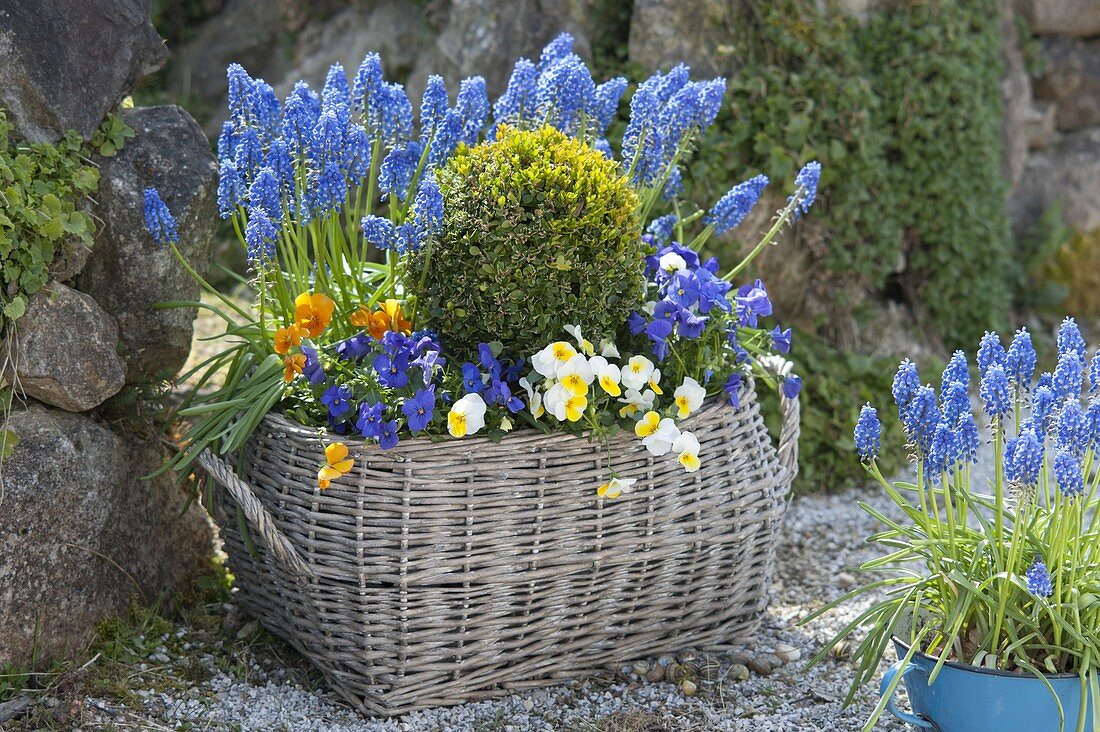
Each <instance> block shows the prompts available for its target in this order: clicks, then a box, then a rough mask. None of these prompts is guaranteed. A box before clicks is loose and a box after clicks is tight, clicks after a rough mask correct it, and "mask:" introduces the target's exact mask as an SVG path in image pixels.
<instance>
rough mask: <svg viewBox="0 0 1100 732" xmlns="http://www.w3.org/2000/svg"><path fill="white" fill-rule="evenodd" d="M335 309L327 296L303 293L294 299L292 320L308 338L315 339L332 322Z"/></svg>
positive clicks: (334, 305)
mask: <svg viewBox="0 0 1100 732" xmlns="http://www.w3.org/2000/svg"><path fill="white" fill-rule="evenodd" d="M335 309H336V303H334V302H333V301H332V300H331V299H330V298H329V297H328V295H323V294H321V293H319V292H318V293H313V294H310V293H308V292H303V293H302V294H301V295H298V297H296V298H294V320H295V322H296V323H297V324H298V325H299V326H300V327H301V328H302V330H304V331H305V333H306V335H308V336H309V337H310V338H316V337H317V336H319V335H321V333H322V332H324V330H325V328H327V327H328V324H329V323H330V322H332V313H333V311H334V310H335Z"/></svg>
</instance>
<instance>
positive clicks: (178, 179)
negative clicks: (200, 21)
mask: <svg viewBox="0 0 1100 732" xmlns="http://www.w3.org/2000/svg"><path fill="white" fill-rule="evenodd" d="M123 119H124V120H125V122H126V124H128V125H130V127H132V128H133V129H134V131H135V132H136V133H137V134H136V136H135V137H134V138H133V139H131V140H130V141H129V142H128V143H127V144H126V146H125V147H124V148H123V149H122V151H121V152H119V153H118V155H116V156H115V157H113V158H107V159H105V160H102V161H100V165H101V168H100V184H99V197H98V198H99V207H98V209H97V214H98V216H99V217H100V218H101V219H102V220H103V226H102V230H101V232H100V236H99V237H98V238H97V240H96V243H95V246H94V247H93V249H92V255H91V258H90V260H89V261H88V263H87V265H85V267H84V271H83V272H82V273H81V275H80V278H79V279H78V285H79V287H80V289H81V290H83V291H84V292H87V293H88V294H90V295H91V296H92V297H94V298H95V299H96V301H97V302H99V304H100V305H102V306H103V307H104V308H105V309H106V310H107V311H108V312H110V313H111V314H113V315H114V316H115V318H117V319H118V325H119V332H120V333H121V336H122V346H121V349H122V355H123V358H125V360H126V363H127V367H128V368H127V382H128V383H140V382H149V381H154V380H158V379H164V378H170V377H172V376H174V375H175V374H176V373H177V372H178V371H179V369H180V368H181V367H182V366H183V364H184V362H185V361H186V360H187V354H188V353H189V352H190V350H191V335H192V332H193V322H194V320H195V309H194V308H167V309H157V307H156V306H157V304H158V303H164V302H169V301H180V300H196V299H197V298H198V295H199V287H198V285H197V284H196V283H195V281H194V279H192V277H191V276H190V275H189V274H188V273H187V271H186V270H185V269H184V268H183V267H182V266H181V265H180V263H179V262H178V261H176V259H175V257H174V256H173V255H172V252H171V251H170V250H169V249H168V248H167V247H165V246H161V245H159V244H157V243H156V242H155V241H153V239H152V238H151V237H150V236H149V234H148V233H147V232H146V231H145V219H144V210H145V209H144V190H145V188H146V187H149V186H152V187H155V188H156V189H157V190H159V191H160V195H161V197H162V198H163V199H164V201H165V203H167V204H168V207H169V209H171V211H172V213H173V215H174V216H175V218H176V221H177V223H178V225H179V234H180V242H179V249H180V252H181V253H182V255H183V256H184V258H185V259H186V260H187V261H188V262H189V263H190V264H191V266H192V267H194V268H195V269H196V270H198V271H199V272H205V271H206V269H207V267H208V266H209V263H210V256H211V250H212V246H213V238H214V232H215V229H216V227H217V222H218V214H217V200H216V199H217V178H218V171H217V165H216V163H215V161H214V156H213V154H212V153H211V152H210V144H209V142H208V141H207V139H206V137H205V136H204V135H203V133H202V129H201V128H200V127H199V125H198V123H196V122H195V120H194V119H192V118H191V116H190V115H188V114H187V112H185V111H184V110H182V109H180V108H179V107H150V108H147V109H131V110H127V111H125V112H124V113H123Z"/></svg>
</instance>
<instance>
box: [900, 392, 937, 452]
mask: <svg viewBox="0 0 1100 732" xmlns="http://www.w3.org/2000/svg"><path fill="white" fill-rule="evenodd" d="M939 421H940V410H939V408H938V407H937V406H936V393H935V392H934V391H932V387H930V386H919V387H917V389H916V390H915V391H914V392H913V396H912V399H911V400H910V401H909V404H908V406H907V407H906V410H905V414H904V416H903V417H902V424H903V426H904V427H905V434H906V435H908V436H909V443H910V444H911V445H912V446H913V447H915V448H916V450H917V453H918V455H919V456H920V457H921V458H925V457H927V456H928V452H929V450H930V449H931V447H932V438H933V437H935V433H936V425H937V424H939Z"/></svg>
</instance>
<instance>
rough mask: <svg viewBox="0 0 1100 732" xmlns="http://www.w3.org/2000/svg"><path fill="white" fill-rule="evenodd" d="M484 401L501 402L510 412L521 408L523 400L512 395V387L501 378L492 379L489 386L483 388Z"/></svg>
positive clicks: (490, 402) (513, 412)
mask: <svg viewBox="0 0 1100 732" xmlns="http://www.w3.org/2000/svg"><path fill="white" fill-rule="evenodd" d="M485 401H486V402H487V403H488V404H501V405H503V406H504V407H506V408H507V409H508V411H509V412H511V413H512V414H515V413H516V412H518V411H519V410H521V409H523V400H522V399H520V398H519V397H517V396H512V388H511V387H510V386H508V382H507V381H502V380H501V379H493V380H492V381H491V382H490V383H489V388H488V389H486V390H485Z"/></svg>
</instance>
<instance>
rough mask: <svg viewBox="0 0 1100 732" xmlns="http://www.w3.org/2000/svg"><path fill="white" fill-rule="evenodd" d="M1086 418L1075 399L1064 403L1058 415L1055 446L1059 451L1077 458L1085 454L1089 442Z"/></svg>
mask: <svg viewBox="0 0 1100 732" xmlns="http://www.w3.org/2000/svg"><path fill="white" fill-rule="evenodd" d="M1090 432H1091V430H1090V428H1089V422H1088V418H1087V417H1086V416H1085V412H1084V410H1083V409H1081V403H1080V402H1078V401H1077V400H1076V399H1074V400H1072V401H1069V402H1067V403H1066V406H1064V407H1063V408H1062V413H1061V414H1060V415H1058V421H1057V435H1056V438H1055V444H1057V446H1058V448H1059V449H1061V450H1065V451H1066V452H1071V453H1073V454H1074V455H1077V456H1078V457H1080V456H1082V455H1084V454H1085V450H1086V449H1088V445H1089V441H1090Z"/></svg>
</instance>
